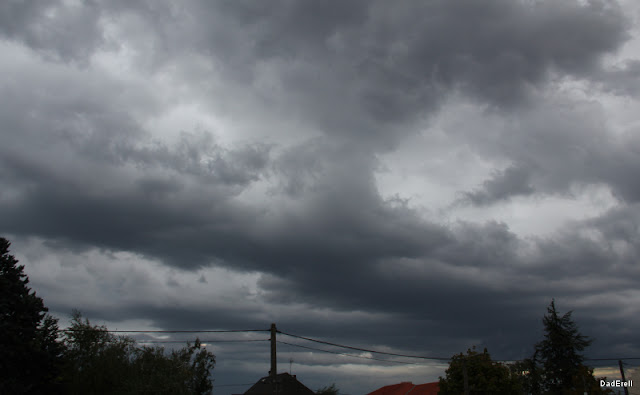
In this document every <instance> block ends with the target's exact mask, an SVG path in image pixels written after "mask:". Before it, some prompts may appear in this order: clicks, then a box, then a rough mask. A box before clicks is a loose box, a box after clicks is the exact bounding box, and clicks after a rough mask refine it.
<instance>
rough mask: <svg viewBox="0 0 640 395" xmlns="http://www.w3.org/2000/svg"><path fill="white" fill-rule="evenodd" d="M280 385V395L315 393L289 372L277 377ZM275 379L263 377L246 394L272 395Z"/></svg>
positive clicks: (276, 381) (312, 394)
mask: <svg viewBox="0 0 640 395" xmlns="http://www.w3.org/2000/svg"><path fill="white" fill-rule="evenodd" d="M275 383H276V385H277V386H278V394H280V395H314V394H315V393H314V392H313V391H311V390H310V389H309V388H308V387H307V386H305V385H304V384H302V383H301V382H299V381H298V379H297V378H296V376H295V375H294V376H292V375H290V374H289V373H280V374H279V375H277V376H276V378H275ZM273 384H274V380H273V379H272V378H271V376H267V377H263V378H261V379H260V380H258V382H257V383H255V384H254V385H253V386H252V387H251V388H249V389H248V390H247V392H245V393H244V395H271V394H273Z"/></svg>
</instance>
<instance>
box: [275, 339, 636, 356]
mask: <svg viewBox="0 0 640 395" xmlns="http://www.w3.org/2000/svg"><path fill="white" fill-rule="evenodd" d="M278 333H281V334H283V335H286V336H291V337H295V338H298V339H303V340H308V341H311V342H315V343H320V344H326V345H330V346H334V347H341V348H346V349H349V350H356V351H363V352H370V353H374V354H380V355H389V356H395V357H403V358H417V359H428V360H437V361H450V360H451V357H449V358H444V357H429V356H423V355H408V354H398V353H391V352H386V351H378V350H370V349H366V348H360V347H353V346H347V345H344V344H338V343H332V342H327V341H324V340H318V339H313V338H310V337H305V336H299V335H294V334H291V333H287V332H282V331H278ZM300 347H302V346H300ZM319 351H326V350H319ZM492 360H493V361H496V362H522V361H523V360H522V359H492ZM584 360H585V361H618V360H640V357H638V358H636V357H625V358H585V359H584Z"/></svg>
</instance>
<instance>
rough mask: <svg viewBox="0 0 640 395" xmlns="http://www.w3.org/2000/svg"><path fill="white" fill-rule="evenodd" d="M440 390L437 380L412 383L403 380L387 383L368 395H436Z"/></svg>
mask: <svg viewBox="0 0 640 395" xmlns="http://www.w3.org/2000/svg"><path fill="white" fill-rule="evenodd" d="M439 390H440V386H439V385H438V382H437V381H436V382H434V383H426V384H413V383H411V382H408V381H406V382H403V383H400V384H392V385H387V386H385V387H382V388H379V389H377V390H375V391H373V392H370V393H369V394H368V395H437V394H438V391H439Z"/></svg>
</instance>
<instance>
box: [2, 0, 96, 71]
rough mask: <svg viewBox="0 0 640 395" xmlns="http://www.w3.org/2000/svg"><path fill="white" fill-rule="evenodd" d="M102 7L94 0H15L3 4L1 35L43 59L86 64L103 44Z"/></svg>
mask: <svg viewBox="0 0 640 395" xmlns="http://www.w3.org/2000/svg"><path fill="white" fill-rule="evenodd" d="M100 13H101V11H100V7H99V5H98V4H96V3H94V2H92V1H83V2H81V3H80V4H78V5H67V4H64V2H62V1H55V0H51V1H31V0H28V1H13V0H9V1H6V2H3V3H2V5H0V32H1V33H2V35H4V36H5V37H8V38H10V39H14V40H18V41H22V42H24V43H25V44H26V45H28V46H30V47H32V48H34V49H36V50H38V51H40V52H41V53H42V54H43V55H44V56H47V57H50V58H52V59H59V60H61V61H65V62H66V61H71V60H77V61H81V62H85V61H86V60H87V58H88V57H89V56H90V55H91V54H92V53H93V51H95V49H96V47H98V46H100V45H102V44H103V42H104V41H103V32H102V31H101V26H100V25H99V23H98V21H99V18H100Z"/></svg>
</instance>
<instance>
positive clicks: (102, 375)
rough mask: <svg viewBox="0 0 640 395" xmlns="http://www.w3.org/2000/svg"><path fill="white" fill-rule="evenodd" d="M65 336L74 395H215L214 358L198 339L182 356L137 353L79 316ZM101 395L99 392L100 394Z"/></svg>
mask: <svg viewBox="0 0 640 395" xmlns="http://www.w3.org/2000/svg"><path fill="white" fill-rule="evenodd" d="M69 329H70V330H69V331H68V332H66V334H65V345H66V349H67V354H66V367H65V369H64V373H65V377H64V379H65V383H66V385H67V390H68V392H69V393H71V394H89V393H100V394H140V393H150V394H151V393H152V394H176V395H181V394H185V395H187V394H189V395H191V394H198V395H204V394H210V393H211V391H212V388H213V384H212V381H211V378H210V372H211V369H213V367H214V365H215V356H214V355H213V354H212V353H211V352H209V351H207V350H206V349H205V348H203V347H202V344H201V343H200V341H199V340H197V339H196V341H195V343H194V344H193V345H191V344H189V343H187V346H186V347H183V348H182V349H179V350H172V351H171V352H166V351H165V349H164V348H163V347H157V346H156V347H137V346H136V343H135V341H134V340H133V339H131V338H129V337H124V336H115V335H113V334H111V333H109V332H108V331H107V328H106V327H104V326H95V325H92V324H91V323H90V322H89V320H87V319H84V320H83V319H82V315H81V314H80V313H79V312H77V311H76V312H74V314H73V321H72V324H71V327H70V328H69ZM96 389H100V390H99V391H97V392H96Z"/></svg>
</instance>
